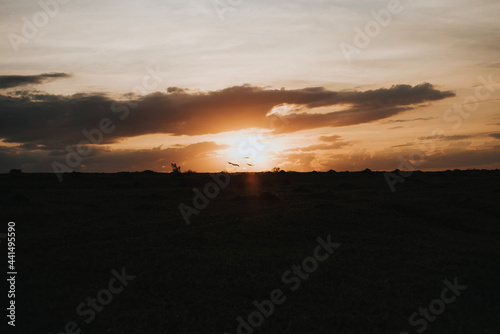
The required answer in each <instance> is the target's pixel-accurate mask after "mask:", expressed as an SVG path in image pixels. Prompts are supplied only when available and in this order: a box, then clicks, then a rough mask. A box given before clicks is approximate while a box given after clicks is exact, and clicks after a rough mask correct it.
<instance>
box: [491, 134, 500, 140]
mask: <svg viewBox="0 0 500 334" xmlns="http://www.w3.org/2000/svg"><path fill="white" fill-rule="evenodd" d="M489 136H490V137H492V138H495V139H500V133H490V134H489Z"/></svg>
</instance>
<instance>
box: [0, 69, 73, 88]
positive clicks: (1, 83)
mask: <svg viewBox="0 0 500 334" xmlns="http://www.w3.org/2000/svg"><path fill="white" fill-rule="evenodd" d="M69 77H71V74H68V73H44V74H38V75H0V89H6V88H12V87H19V86H25V85H30V84H41V83H43V82H46V81H48V80H52V79H60V78H69Z"/></svg>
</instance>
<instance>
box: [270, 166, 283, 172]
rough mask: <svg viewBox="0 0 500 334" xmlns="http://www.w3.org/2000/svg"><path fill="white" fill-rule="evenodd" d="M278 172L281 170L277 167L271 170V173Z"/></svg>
mask: <svg viewBox="0 0 500 334" xmlns="http://www.w3.org/2000/svg"><path fill="white" fill-rule="evenodd" d="M280 170H281V168H279V167H273V169H271V172H273V173H279V171H280Z"/></svg>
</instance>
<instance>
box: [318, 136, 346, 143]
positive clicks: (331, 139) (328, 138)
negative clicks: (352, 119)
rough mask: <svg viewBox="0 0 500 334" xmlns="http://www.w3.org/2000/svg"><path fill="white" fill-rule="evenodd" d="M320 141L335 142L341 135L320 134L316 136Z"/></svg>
mask: <svg viewBox="0 0 500 334" xmlns="http://www.w3.org/2000/svg"><path fill="white" fill-rule="evenodd" d="M318 139H319V140H320V141H325V142H336V141H339V140H340V139H342V137H340V136H338V135H333V136H329V137H327V136H321V137H319V138H318Z"/></svg>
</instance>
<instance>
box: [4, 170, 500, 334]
mask: <svg viewBox="0 0 500 334" xmlns="http://www.w3.org/2000/svg"><path fill="white" fill-rule="evenodd" d="M226 177H229V180H228V182H229V184H228V186H227V187H225V188H221V189H219V193H218V194H217V195H216V196H214V198H213V199H209V203H208V205H206V207H205V208H203V209H200V210H198V211H199V213H198V214H193V215H191V216H190V217H189V220H190V224H189V225H187V224H186V222H185V220H184V218H183V216H182V215H181V213H180V211H179V204H181V203H184V204H186V205H187V206H190V207H193V197H194V195H195V194H194V192H193V188H195V189H199V190H200V191H201V192H203V191H204V190H203V189H204V187H205V185H206V184H207V183H209V182H211V181H213V179H212V178H211V176H210V175H208V174H181V175H174V174H155V173H118V174H80V173H73V174H66V175H64V182H62V183H59V182H58V181H57V178H56V177H55V176H54V175H52V174H19V175H12V174H10V175H9V174H2V175H0V217H1V220H0V221H1V229H0V232H1V233H6V232H5V231H6V230H7V223H8V222H9V221H14V222H15V223H16V252H17V254H16V264H17V271H18V276H17V282H16V292H17V293H16V303H17V310H16V329H17V330H18V331H19V333H50V332H52V333H54V334H55V333H60V332H65V329H64V328H65V326H66V324H67V323H68V322H70V321H74V322H75V323H76V325H75V326H78V329H81V333H84V334H87V333H88V334H90V333H178V334H180V333H220V334H222V333H224V332H228V333H231V334H233V333H237V327H238V322H237V318H238V317H242V318H243V319H244V320H245V321H246V322H247V323H248V321H249V319H248V317H249V315H250V314H251V313H252V312H255V311H256V310H257V308H256V306H255V305H254V304H253V302H254V301H255V300H256V301H258V302H259V303H260V302H262V301H263V300H268V299H270V298H271V297H270V295H271V293H272V292H273V291H275V290H280V291H281V292H282V296H281V298H278V299H280V301H281V303H280V304H279V305H274V306H273V308H274V310H269V309H268V310H269V313H270V314H269V316H268V317H263V318H262V319H263V321H262V324H261V325H260V326H258V328H255V329H253V328H252V329H250V330H249V329H248V328H250V327H251V325H248V326H250V327H247V329H245V330H241V331H240V332H242V333H250V332H251V331H253V332H254V333H299V334H303V333H311V334H312V333H394V334H399V333H400V332H402V331H406V332H408V333H418V332H417V330H420V331H421V332H424V331H425V333H429V334H430V333H454V334H458V333H498V328H500V322H499V320H498V314H499V313H500V303H499V300H500V291H499V289H498V279H499V278H500V275H499V274H500V263H499V261H498V259H499V258H500V244H499V236H500V224H499V223H500V221H499V218H500V214H499V213H500V210H499V208H498V203H499V199H500V172H499V171H498V170H497V171H463V172H459V171H456V172H450V171H449V172H434V173H422V172H415V173H413V175H411V176H410V177H408V178H407V179H406V182H404V183H398V184H397V185H396V191H395V192H394V193H393V192H391V191H390V189H389V187H388V185H387V183H386V180H385V179H384V176H383V173H363V172H358V173H352V172H351V173H261V174H240V175H230V176H227V175H226ZM210 191H214V192H215V191H216V189H215V188H212V190H210ZM329 235H331V242H332V243H336V244H340V245H337V246H336V248H335V250H334V252H333V253H332V254H329V253H328V251H327V248H325V247H323V246H322V248H321V253H320V255H321V256H323V258H325V257H327V256H326V255H329V256H328V257H327V258H326V259H325V260H323V261H316V262H314V261H311V260H310V259H309V260H306V262H307V261H309V262H308V264H307V263H306V265H308V266H313V265H314V263H316V264H317V269H316V268H315V267H314V268H312V269H314V270H312V269H311V270H310V271H311V272H310V273H309V274H307V275H308V276H307V275H306V274H305V273H304V272H303V274H300V275H299V274H295V273H291V272H289V270H292V266H294V265H300V266H303V261H304V259H306V258H308V257H314V255H315V252H316V253H317V251H316V249H317V248H318V245H321V243H319V242H318V240H317V239H318V238H321V239H322V240H325V241H326V240H327V239H328V236H329ZM5 249H6V247H5V242H2V254H6V250H5ZM316 255H317V254H316ZM2 256H3V255H2ZM123 267H124V268H125V271H126V273H127V275H132V276H135V278H133V279H131V280H129V281H128V282H126V285H125V286H124V288H123V289H122V290H121V291H120V292H118V293H115V294H113V297H112V300H111V301H109V304H108V305H105V306H103V307H102V309H101V308H99V310H100V311H95V312H93V314H94V317H95V319H92V320H91V321H86V320H90V318H91V317H90V314H91V313H92V312H87V313H86V315H84V316H82V315H79V314H78V313H77V307H78V306H79V305H80V304H81V303H86V300H87V298H88V297H93V298H95V297H96V296H97V295H98V294H99V293H100V291H101V290H102V289H109V288H108V287H109V282H110V279H112V278H113V277H114V276H113V274H112V273H111V271H112V270H113V269H114V270H116V271H117V272H121V270H122V268H123ZM292 271H293V270H292ZM5 272H6V271H5V270H4V273H5ZM301 275H302V276H303V277H306V276H307V278H300V276H301ZM455 278H457V280H458V283H459V284H460V285H465V286H467V288H464V289H463V290H461V291H460V292H458V294H457V295H455V297H456V298H452V296H454V294H453V293H452V291H448V292H447V293H445V294H444V296H445V299H448V300H449V299H453V301H450V302H449V303H442V302H441V303H440V302H433V301H434V300H436V299H442V298H443V297H442V291H443V289H444V288H446V287H447V286H446V284H445V283H443V281H444V280H448V281H449V282H452V283H453V282H454V279H455ZM299 284H300V285H299ZM118 285H119V284H117V285H116V286H118ZM2 294H3V292H2ZM102 296H104V295H102ZM4 298H5V297H4ZM101 299H102V298H101ZM429 304H432V305H433V306H432V307H433V309H434V310H435V309H436V308H437V309H439V305H445V309H444V310H439V312H438V313H439V314H438V315H436V316H433V315H432V314H431V315H429V320H423V319H425V317H424V316H421V315H417V316H415V317H414V319H413V320H414V321H415V322H416V323H417V324H415V323H414V324H413V325H412V324H410V323H409V317H410V315H412V314H413V313H414V312H417V313H418V312H419V308H420V307H425V308H429ZM266 305H268V306H269V304H266ZM84 309H86V310H89V309H90V308H89V307H87V306H85V308H84ZM81 310H82V309H81ZM81 310H80V311H81ZM255 314H256V313H254V315H255ZM4 317H5V316H4ZM92 318H93V317H92ZM250 321H252V320H250ZM254 322H257V323H258V322H259V316H256V317H255V319H254ZM71 326H73V325H72V324H70V325H68V328H71ZM424 327H425V328H424ZM78 329H76V327H75V328H74V329H71V330H70V331H66V332H68V333H71V332H72V331H73V330H74V332H75V333H79V332H78V331H77V330H78Z"/></svg>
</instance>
